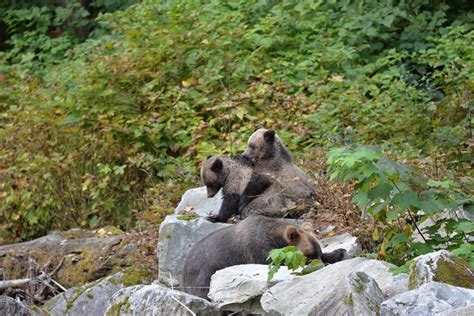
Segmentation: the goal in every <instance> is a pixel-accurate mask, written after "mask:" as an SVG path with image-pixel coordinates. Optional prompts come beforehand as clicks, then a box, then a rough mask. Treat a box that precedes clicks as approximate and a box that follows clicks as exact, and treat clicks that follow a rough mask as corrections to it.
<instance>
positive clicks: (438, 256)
mask: <svg viewBox="0 0 474 316" xmlns="http://www.w3.org/2000/svg"><path fill="white" fill-rule="evenodd" d="M432 281H435V282H443V283H447V284H451V285H454V286H461V287H466V288H471V289H473V288H474V271H472V269H471V268H470V267H469V264H468V263H467V262H465V261H464V260H462V259H460V258H458V257H456V256H455V255H453V254H451V253H450V252H449V251H446V250H440V251H437V252H433V253H429V254H426V255H423V256H419V257H418V258H415V260H414V262H413V263H412V265H411V266H410V274H409V283H408V287H409V288H410V289H415V288H418V287H420V286H421V285H423V284H426V283H428V282H432Z"/></svg>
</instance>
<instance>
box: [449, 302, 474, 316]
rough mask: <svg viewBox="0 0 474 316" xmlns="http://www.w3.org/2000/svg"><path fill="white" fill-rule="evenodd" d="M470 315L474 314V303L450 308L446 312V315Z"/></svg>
mask: <svg viewBox="0 0 474 316" xmlns="http://www.w3.org/2000/svg"><path fill="white" fill-rule="evenodd" d="M472 315H474V304H471V305H469V306H466V307H461V308H457V309H455V310H452V311H450V312H449V313H448V315H447V316H472Z"/></svg>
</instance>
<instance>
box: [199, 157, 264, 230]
mask: <svg viewBox="0 0 474 316" xmlns="http://www.w3.org/2000/svg"><path fill="white" fill-rule="evenodd" d="M201 179H202V181H203V182H204V185H205V186H206V189H207V196H208V197H210V198H211V197H213V196H215V195H216V194H217V192H218V191H219V190H220V189H221V188H222V196H223V201H222V205H221V208H220V210H219V212H218V213H217V214H216V215H211V216H209V219H210V220H211V221H216V222H223V223H225V222H227V220H228V219H229V218H230V217H231V216H232V215H236V214H240V210H241V209H242V208H244V207H245V206H246V205H247V204H249V203H250V202H251V201H252V200H253V199H255V198H256V197H258V196H259V195H261V194H262V193H263V192H265V190H266V189H267V188H268V187H269V186H270V185H271V184H272V181H271V178H270V177H268V176H265V175H262V174H259V173H255V172H254V164H253V162H252V161H251V160H250V159H248V158H246V157H243V156H236V157H227V156H211V157H208V159H207V160H206V161H205V162H204V164H203V166H202V168H201Z"/></svg>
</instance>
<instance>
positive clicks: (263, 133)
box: [243, 128, 281, 162]
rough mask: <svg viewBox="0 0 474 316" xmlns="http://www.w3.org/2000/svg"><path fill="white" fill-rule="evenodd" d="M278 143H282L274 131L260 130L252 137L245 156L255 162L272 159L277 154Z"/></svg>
mask: <svg viewBox="0 0 474 316" xmlns="http://www.w3.org/2000/svg"><path fill="white" fill-rule="evenodd" d="M277 142H281V141H280V139H279V138H278V136H277V135H276V134H275V131H274V130H272V129H265V128H260V129H258V130H257V131H255V132H254V133H253V134H252V135H251V136H250V138H249V140H248V142H247V148H246V149H245V151H244V153H243V155H244V156H245V157H248V158H250V159H251V160H252V161H253V162H257V161H259V160H268V159H271V158H273V157H274V156H275V154H276V152H277Z"/></svg>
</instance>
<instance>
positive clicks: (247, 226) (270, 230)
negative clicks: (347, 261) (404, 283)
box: [181, 215, 346, 299]
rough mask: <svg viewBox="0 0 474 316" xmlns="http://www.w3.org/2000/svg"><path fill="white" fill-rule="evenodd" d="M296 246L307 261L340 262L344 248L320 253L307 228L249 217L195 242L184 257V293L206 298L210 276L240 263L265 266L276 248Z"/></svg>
mask: <svg viewBox="0 0 474 316" xmlns="http://www.w3.org/2000/svg"><path fill="white" fill-rule="evenodd" d="M289 245H292V246H295V247H296V248H297V249H299V250H300V251H301V252H303V254H304V255H305V256H306V257H307V258H308V259H321V260H322V261H323V262H325V263H334V262H337V261H340V260H342V259H343V257H344V255H345V252H346V251H345V250H344V249H337V250H335V251H333V252H330V253H322V251H321V247H320V246H319V243H318V242H317V240H316V237H315V235H314V232H313V231H312V229H311V228H309V227H308V226H307V225H305V224H304V225H302V226H301V227H298V226H294V225H291V224H288V223H287V222H285V221H284V220H282V219H275V218H270V217H265V216H261V215H252V216H249V217H247V218H246V219H244V220H243V221H241V222H239V223H237V224H235V225H232V226H229V227H226V228H222V229H220V230H217V231H215V232H213V233H211V234H209V235H208V236H206V237H204V238H203V239H201V240H200V241H198V242H197V243H196V244H195V245H194V246H193V247H192V248H191V250H190V251H189V253H188V254H187V256H186V259H185V263H184V269H183V276H182V281H181V285H182V287H183V290H184V291H185V292H188V293H190V294H193V295H196V296H199V297H202V298H206V299H207V294H208V292H209V284H210V281H211V276H212V275H213V274H214V273H215V272H216V271H217V270H221V269H224V268H226V267H229V266H234V265H239V264H249V263H256V264H268V263H269V262H268V261H267V258H268V253H269V251H270V250H272V249H275V248H283V247H286V246H289Z"/></svg>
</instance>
